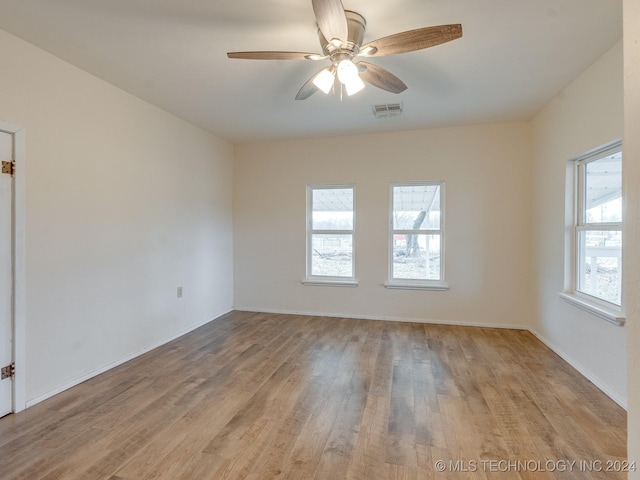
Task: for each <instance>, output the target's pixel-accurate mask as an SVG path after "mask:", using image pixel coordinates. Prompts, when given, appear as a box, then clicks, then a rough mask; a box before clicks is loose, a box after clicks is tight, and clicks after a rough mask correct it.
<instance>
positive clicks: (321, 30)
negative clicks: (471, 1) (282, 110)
mask: <svg viewBox="0 0 640 480" xmlns="http://www.w3.org/2000/svg"><path fill="white" fill-rule="evenodd" d="M311 3H312V4H313V12H314V14H315V17H316V22H317V24H318V36H319V37H320V45H321V47H322V54H318V53H305V52H270V51H259V52H229V53H227V56H228V57H229V58H240V59H248V60H315V61H317V60H326V59H328V60H330V61H331V66H329V67H326V68H323V69H322V70H321V71H320V72H318V73H316V74H315V75H314V76H313V77H311V78H310V79H309V80H308V81H307V82H306V83H305V84H304V85H303V86H302V88H301V89H300V91H299V92H298V94H297V95H296V100H305V99H307V98H309V97H310V96H311V95H313V94H314V93H316V92H317V91H318V90H322V91H323V92H324V93H329V92H330V91H331V90H332V89H333V88H334V85H336V83H337V82H336V77H337V80H338V86H339V87H340V89H341V90H340V91H341V92H342V87H343V86H344V89H345V91H346V93H347V95H353V94H354V93H357V92H359V91H360V90H362V89H363V88H364V82H363V80H364V81H365V82H367V83H370V84H371V85H373V86H375V87H378V88H381V89H382V90H386V91H388V92H392V93H400V92H403V91H404V90H406V89H407V86H406V85H405V84H404V82H403V81H402V80H400V79H399V78H398V77H396V76H395V75H393V74H392V73H391V72H389V71H387V70H385V69H384V68H382V67H379V66H377V65H374V64H372V63H369V62H365V61H362V60H358V61H357V62H355V61H354V60H356V59H359V57H364V58H369V57H381V56H383V55H395V54H397V53H406V52H413V51H415V50H421V49H423V48H428V47H433V46H436V45H440V44H441V43H446V42H450V41H451V40H455V39H457V38H460V37H462V25H460V24H451V25H439V26H434V27H425V28H418V29H416V30H409V31H406V32H402V33H396V34H394V35H389V36H388V37H384V38H380V39H378V40H374V41H373V42H369V43H367V44H365V45H362V41H363V39H364V31H365V28H366V24H367V23H366V21H365V19H364V17H362V15H360V14H358V13H356V12H353V11H351V10H345V9H344V7H343V6H342V2H341V0H311Z"/></svg>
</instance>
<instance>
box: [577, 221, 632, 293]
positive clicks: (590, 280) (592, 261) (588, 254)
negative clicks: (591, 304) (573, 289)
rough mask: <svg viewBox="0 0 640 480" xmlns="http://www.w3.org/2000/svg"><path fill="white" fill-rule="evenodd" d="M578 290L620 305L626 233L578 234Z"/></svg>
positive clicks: (586, 232)
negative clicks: (623, 235)
mask: <svg viewBox="0 0 640 480" xmlns="http://www.w3.org/2000/svg"><path fill="white" fill-rule="evenodd" d="M578 244H579V250H580V251H579V256H578V290H580V291H581V292H583V293H588V294H589V295H593V296H594V297H598V298H601V299H603V300H606V301H608V302H611V303H615V304H616V305H620V300H621V299H620V295H621V291H622V290H621V273H622V232H621V231H620V230H616V231H595V230H583V231H580V232H578Z"/></svg>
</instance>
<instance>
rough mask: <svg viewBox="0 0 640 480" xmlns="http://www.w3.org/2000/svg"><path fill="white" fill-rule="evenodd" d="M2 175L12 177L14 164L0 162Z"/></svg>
mask: <svg viewBox="0 0 640 480" xmlns="http://www.w3.org/2000/svg"><path fill="white" fill-rule="evenodd" d="M2 173H6V174H7V175H14V174H15V173H16V162H13V161H11V160H9V161H3V162H2Z"/></svg>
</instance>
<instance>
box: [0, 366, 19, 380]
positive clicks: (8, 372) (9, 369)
mask: <svg viewBox="0 0 640 480" xmlns="http://www.w3.org/2000/svg"><path fill="white" fill-rule="evenodd" d="M15 376H16V364H15V363H12V364H11V365H7V366H6V367H2V380H4V379H5V378H13V377H15Z"/></svg>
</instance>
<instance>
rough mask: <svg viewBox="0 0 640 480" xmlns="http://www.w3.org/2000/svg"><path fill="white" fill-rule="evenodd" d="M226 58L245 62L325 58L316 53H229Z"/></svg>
mask: <svg viewBox="0 0 640 480" xmlns="http://www.w3.org/2000/svg"><path fill="white" fill-rule="evenodd" d="M227 57H229V58H240V59H245V60H322V59H324V58H326V57H325V56H323V55H320V54H317V53H304V52H229V53H227Z"/></svg>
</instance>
